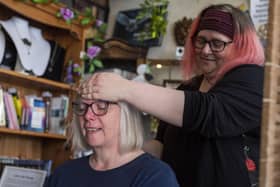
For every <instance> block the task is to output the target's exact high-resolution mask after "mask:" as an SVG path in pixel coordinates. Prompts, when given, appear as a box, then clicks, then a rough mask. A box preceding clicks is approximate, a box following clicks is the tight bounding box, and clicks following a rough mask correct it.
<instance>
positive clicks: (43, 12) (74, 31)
mask: <svg viewBox="0 0 280 187" xmlns="http://www.w3.org/2000/svg"><path fill="white" fill-rule="evenodd" d="M62 6H63V5H61V4H54V3H49V4H44V5H43V4H42V5H40V4H34V3H32V2H31V1H29V0H27V1H18V0H4V1H0V19H1V20H6V19H9V18H11V17H12V16H19V17H22V18H24V19H26V20H28V22H29V24H30V25H32V26H34V27H37V28H40V29H41V30H42V31H43V36H44V38H45V39H48V40H53V41H56V42H57V43H58V44H59V45H60V46H62V47H63V48H65V50H66V54H65V61H64V68H63V69H65V67H66V65H67V62H68V61H69V60H74V61H75V63H81V60H80V51H81V50H84V46H85V36H86V30H87V28H85V27H83V26H81V25H80V24H79V23H78V22H73V23H72V24H71V25H69V24H67V23H66V22H65V21H64V20H62V19H59V18H57V17H56V13H57V12H58V11H59V9H60V8H61V7H62ZM61 73H62V77H64V72H61ZM0 85H1V87H2V88H9V87H15V88H16V89H17V90H20V91H21V92H23V93H24V94H25V95H27V94H36V95H38V96H40V95H41V93H42V92H43V91H50V92H52V94H53V95H54V96H58V95H61V94H64V95H67V96H69V98H70V102H71V99H72V96H73V94H74V87H75V85H68V84H65V83H62V82H56V81H52V80H48V79H44V78H38V77H35V76H30V75H24V74H21V73H18V72H14V71H10V70H5V69H0ZM69 114H71V108H70V109H69ZM70 118H71V115H70V116H68V118H67V119H68V120H66V122H65V123H67V122H69V119H70ZM65 125H67V124H65ZM66 140H67V137H66V136H63V135H58V134H51V133H39V132H32V131H25V130H12V129H8V128H0V147H1V149H0V156H8V157H18V158H22V159H39V160H52V161H53V169H54V168H56V167H57V166H58V165H59V164H61V163H63V162H64V161H65V160H68V159H71V151H70V150H69V149H68V147H69V146H68V145H67V143H66V142H67V141H66Z"/></svg>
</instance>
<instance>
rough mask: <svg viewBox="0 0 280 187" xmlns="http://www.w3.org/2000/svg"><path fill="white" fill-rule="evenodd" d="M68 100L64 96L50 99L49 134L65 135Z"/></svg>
mask: <svg viewBox="0 0 280 187" xmlns="http://www.w3.org/2000/svg"><path fill="white" fill-rule="evenodd" d="M68 107H69V98H68V97H67V96H65V95H61V96H59V97H52V98H51V106H50V113H51V114H50V132H51V133H55V134H62V135H65V134H66V129H65V125H64V123H65V119H66V117H67V115H68Z"/></svg>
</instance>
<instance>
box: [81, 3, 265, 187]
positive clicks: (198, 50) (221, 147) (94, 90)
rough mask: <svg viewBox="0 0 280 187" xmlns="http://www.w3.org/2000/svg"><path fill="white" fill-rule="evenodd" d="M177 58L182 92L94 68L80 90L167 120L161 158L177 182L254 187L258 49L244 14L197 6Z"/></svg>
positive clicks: (190, 186) (200, 186)
mask: <svg viewBox="0 0 280 187" xmlns="http://www.w3.org/2000/svg"><path fill="white" fill-rule="evenodd" d="M182 63H183V66H182V71H183V73H184V77H185V79H186V81H185V84H183V85H181V86H180V88H179V89H181V90H171V89H167V88H162V87H158V86H153V85H149V84H143V83H137V82H132V81H128V80H125V79H123V78H121V77H120V76H118V75H114V74H110V73H97V74H95V75H93V76H92V77H91V78H90V79H89V80H88V81H86V82H84V83H83V84H82V85H81V87H82V91H81V94H82V97H84V98H94V99H104V100H110V101H126V102H128V103H130V104H132V105H134V106H136V107H137V108H138V109H140V110H142V111H144V112H147V113H150V114H151V115H154V116H156V117H157V118H159V119H161V120H163V121H166V122H167V123H169V124H170V125H169V126H167V129H166V130H167V131H165V134H164V140H163V141H162V143H163V152H162V154H163V155H162V157H163V158H164V156H166V154H169V155H168V157H169V158H168V159H167V160H166V161H167V162H168V163H169V164H170V165H171V167H173V168H174V170H175V173H176V175H177V178H178V180H179V183H180V185H181V186H183V187H185V186H186V187H206V186H207V187H237V186H238V187H250V186H257V183H258V170H259V163H258V162H259V148H260V147H259V145H260V124H261V111H262V96H263V95H262V94H263V73H264V69H263V64H264V51H263V48H262V45H261V43H260V41H259V39H258V37H257V34H256V31H255V28H254V25H253V23H252V22H251V20H250V18H249V17H248V15H246V14H244V13H243V12H242V11H240V10H239V9H237V8H234V7H233V6H231V5H228V4H219V5H212V6H209V7H207V8H205V9H204V10H202V12H201V13H200V14H199V16H198V17H197V18H196V19H195V21H194V23H193V24H192V27H191V31H190V33H189V36H188V38H187V42H186V46H185V56H184V60H183V62H182ZM172 126H173V127H177V128H173V127H172ZM172 146H173V148H174V149H173V150H172V149H171V147H172ZM168 150H169V151H168ZM170 150H172V151H174V152H170ZM164 154H165V155H164ZM165 158H166V157H165ZM171 160H173V162H171ZM176 164H177V165H180V167H179V168H178V167H175V165H176ZM180 170H183V171H180Z"/></svg>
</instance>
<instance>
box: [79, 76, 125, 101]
mask: <svg viewBox="0 0 280 187" xmlns="http://www.w3.org/2000/svg"><path fill="white" fill-rule="evenodd" d="M129 82H130V81H128V80H126V79H124V78H122V77H121V76H120V75H117V74H115V73H95V74H94V75H93V76H91V77H90V78H89V79H87V80H86V81H84V82H83V83H81V85H80V87H79V89H78V92H79V94H80V95H81V97H82V98H85V99H100V100H105V101H113V102H117V101H120V100H125V95H126V93H127V90H128V89H129Z"/></svg>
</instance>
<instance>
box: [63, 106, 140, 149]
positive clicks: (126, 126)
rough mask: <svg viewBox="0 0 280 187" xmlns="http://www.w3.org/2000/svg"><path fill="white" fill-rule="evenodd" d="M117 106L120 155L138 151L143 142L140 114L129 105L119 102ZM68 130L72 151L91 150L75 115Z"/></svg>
mask: <svg viewBox="0 0 280 187" xmlns="http://www.w3.org/2000/svg"><path fill="white" fill-rule="evenodd" d="M118 105H119V106H120V133H119V135H120V141H119V142H120V145H119V148H120V153H126V152H129V151H133V150H139V149H141V148H142V146H143V142H144V135H143V123H142V117H141V113H140V112H139V111H138V110H137V109H136V108H135V107H133V106H132V105H130V104H127V103H123V102H119V103H118ZM69 130H70V136H69V141H70V142H71V144H72V149H73V150H75V151H87V150H90V149H92V148H91V147H90V146H89V145H88V144H87V142H86V139H85V137H84V136H83V133H82V129H81V124H80V121H79V117H78V116H76V115H75V114H74V115H73V120H72V122H71V124H70V129H69ZM93 151H94V150H93Z"/></svg>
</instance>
